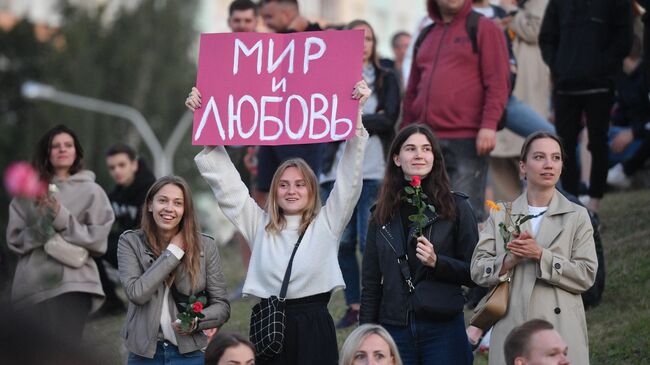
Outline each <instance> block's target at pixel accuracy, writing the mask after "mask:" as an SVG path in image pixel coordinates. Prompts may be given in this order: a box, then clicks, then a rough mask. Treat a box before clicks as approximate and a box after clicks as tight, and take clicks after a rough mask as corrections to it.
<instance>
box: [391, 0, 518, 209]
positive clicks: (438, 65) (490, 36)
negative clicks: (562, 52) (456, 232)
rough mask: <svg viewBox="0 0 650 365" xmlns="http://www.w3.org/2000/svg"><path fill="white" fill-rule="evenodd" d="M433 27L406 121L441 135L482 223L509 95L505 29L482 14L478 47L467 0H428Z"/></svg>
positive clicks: (411, 87) (459, 185)
mask: <svg viewBox="0 0 650 365" xmlns="http://www.w3.org/2000/svg"><path fill="white" fill-rule="evenodd" d="M427 7H428V11H429V15H430V16H431V18H432V19H433V20H434V22H435V24H436V26H434V27H433V29H431V31H429V32H428V33H427V35H426V36H425V37H424V39H423V40H422V43H421V44H420V46H419V48H418V51H417V54H416V55H415V56H414V59H413V64H412V66H411V73H410V76H409V81H408V84H407V89H406V94H405V96H404V117H403V123H402V126H405V125H408V124H410V123H424V124H427V125H429V126H430V127H431V128H432V129H433V131H434V132H435V133H436V135H437V136H438V138H439V140H440V145H441V147H442V152H443V154H444V158H445V164H446V167H447V172H448V174H449V177H450V179H451V185H452V188H453V189H454V190H457V191H463V192H465V193H467V194H469V195H470V202H471V204H472V206H473V208H474V212H475V213H476V215H477V218H478V220H479V221H483V220H484V219H485V218H486V214H485V209H484V208H483V200H484V197H485V185H486V182H487V167H488V158H489V156H488V154H489V152H490V151H492V149H493V148H494V146H495V143H496V128H497V123H498V122H499V120H500V119H501V116H502V115H503V110H504V107H505V105H506V102H507V100H508V90H509V81H508V79H509V70H510V65H509V62H508V50H507V48H506V41H505V37H504V36H503V32H502V31H501V30H500V29H499V28H498V27H497V26H496V25H495V24H494V22H493V21H492V20H490V19H488V18H486V17H481V18H480V19H479V22H478V30H477V32H476V45H477V49H476V51H475V50H474V49H473V43H472V40H471V39H470V35H469V34H468V33H469V32H468V30H467V18H468V16H469V14H470V12H471V11H472V2H471V1H470V0H428V1H427Z"/></svg>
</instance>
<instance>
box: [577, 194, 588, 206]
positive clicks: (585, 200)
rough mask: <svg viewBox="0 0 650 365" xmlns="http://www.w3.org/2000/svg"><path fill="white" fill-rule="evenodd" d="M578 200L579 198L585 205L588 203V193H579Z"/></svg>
mask: <svg viewBox="0 0 650 365" xmlns="http://www.w3.org/2000/svg"><path fill="white" fill-rule="evenodd" d="M578 200H580V203H582V205H584V206H587V204H589V195H580V196H578Z"/></svg>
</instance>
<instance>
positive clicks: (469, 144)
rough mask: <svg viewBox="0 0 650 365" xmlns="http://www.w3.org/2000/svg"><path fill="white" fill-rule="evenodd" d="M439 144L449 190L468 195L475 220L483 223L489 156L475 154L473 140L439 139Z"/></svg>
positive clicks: (485, 215)
mask: <svg viewBox="0 0 650 365" xmlns="http://www.w3.org/2000/svg"><path fill="white" fill-rule="evenodd" d="M439 143H440V148H442V155H443V157H444V159H445V166H446V168H447V174H448V175H449V180H450V182H451V188H452V189H453V190H454V191H459V192H462V193H465V194H467V195H469V203H470V204H471V205H472V209H473V210H474V215H475V216H476V220H477V221H478V222H483V221H484V220H485V219H486V218H487V214H486V213H485V208H484V207H483V205H484V200H485V186H486V184H487V171H488V166H489V158H490V156H489V155H483V156H479V155H478V154H477V153H476V139H475V138H459V139H440V140H439Z"/></svg>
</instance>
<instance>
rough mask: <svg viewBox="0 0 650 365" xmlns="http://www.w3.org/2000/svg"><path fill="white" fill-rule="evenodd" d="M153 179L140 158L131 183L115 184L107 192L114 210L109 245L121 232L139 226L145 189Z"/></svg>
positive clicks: (115, 241)
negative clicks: (126, 184) (111, 189)
mask: <svg viewBox="0 0 650 365" xmlns="http://www.w3.org/2000/svg"><path fill="white" fill-rule="evenodd" d="M155 181H156V177H155V176H154V175H153V173H151V171H150V170H149V168H148V167H147V165H146V164H145V162H144V161H143V160H142V159H140V160H139V161H138V171H136V173H135V178H134V180H133V183H132V184H131V185H129V186H121V185H116V186H115V188H114V189H113V191H111V192H110V193H109V194H108V198H109V199H110V201H111V206H112V207H113V212H115V224H114V225H113V229H112V230H111V233H110V235H109V240H108V241H109V245H111V244H115V245H117V239H118V238H119V237H120V235H121V234H122V232H124V231H126V230H128V229H135V228H138V227H139V226H140V218H141V213H142V204H143V203H144V199H145V197H146V196H147V191H149V188H150V187H151V185H152V184H153V183H154V182H155Z"/></svg>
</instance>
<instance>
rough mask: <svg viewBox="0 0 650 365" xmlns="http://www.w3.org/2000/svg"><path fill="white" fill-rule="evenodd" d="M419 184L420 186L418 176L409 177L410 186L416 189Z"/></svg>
mask: <svg viewBox="0 0 650 365" xmlns="http://www.w3.org/2000/svg"><path fill="white" fill-rule="evenodd" d="M420 184H421V181H420V177H419V176H417V175H415V176H413V177H411V186H412V187H414V188H417V187H419V186H420Z"/></svg>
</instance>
